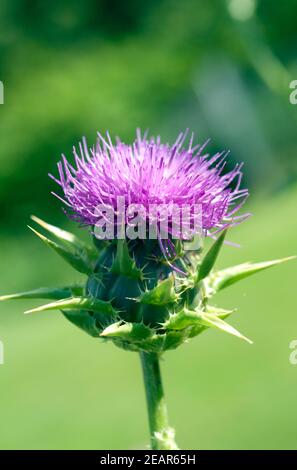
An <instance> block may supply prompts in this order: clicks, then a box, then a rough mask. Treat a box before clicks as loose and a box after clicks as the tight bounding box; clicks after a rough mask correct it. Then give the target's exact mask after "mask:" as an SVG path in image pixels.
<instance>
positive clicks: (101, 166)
mask: <svg viewBox="0 0 297 470" xmlns="http://www.w3.org/2000/svg"><path fill="white" fill-rule="evenodd" d="M186 136H187V132H185V133H181V134H180V135H179V136H178V138H177V140H176V141H175V143H174V144H173V145H169V144H162V143H161V140H160V137H157V139H154V138H147V135H146V134H145V135H144V136H141V133H140V131H137V137H136V140H135V142H134V143H133V144H132V145H126V144H124V143H123V142H121V141H120V140H119V139H116V143H115V144H113V143H112V141H111V138H110V136H109V134H108V133H107V139H106V140H105V139H104V138H103V137H102V136H101V135H100V134H98V141H97V144H96V146H94V147H93V148H91V149H88V147H87V143H86V140H85V139H83V141H82V143H80V144H79V152H77V150H76V149H75V148H74V149H73V154H74V159H75V167H74V166H72V165H71V164H70V163H69V162H68V161H67V159H66V157H65V156H64V155H63V156H62V160H61V161H60V162H59V163H58V171H59V178H58V179H56V178H54V177H53V176H52V175H50V176H51V177H52V178H53V179H54V180H55V181H56V182H57V183H58V184H59V185H60V186H61V187H62V190H63V192H64V198H61V197H60V196H58V195H56V194H55V196H57V197H58V198H60V199H61V200H62V201H63V202H64V203H65V204H66V205H67V206H68V207H69V209H70V210H69V215H70V217H72V218H74V219H75V220H77V221H79V222H80V223H82V224H83V225H89V226H93V225H95V224H96V221H97V220H98V214H96V211H95V208H96V207H97V206H98V205H99V204H100V205H101V204H104V205H108V206H111V207H113V208H114V211H116V207H117V198H118V197H123V196H124V197H125V203H126V204H127V205H130V204H141V205H142V206H144V208H145V209H146V210H147V211H148V210H149V206H150V205H151V204H166V205H167V206H170V205H172V204H174V205H176V206H178V207H180V208H181V207H182V206H183V205H189V206H190V207H193V206H194V205H199V206H200V207H201V210H202V228H203V230H204V234H205V235H210V234H214V233H217V232H218V231H221V230H222V229H224V228H225V227H227V226H233V225H236V224H238V223H240V222H241V221H242V220H243V219H245V218H246V217H247V216H248V214H244V215H240V216H237V215H235V214H236V213H237V211H238V210H239V209H240V208H241V206H242V205H243V203H244V202H245V200H246V198H247V197H248V190H247V189H241V188H240V185H241V180H242V171H241V168H242V164H237V165H236V166H235V168H234V169H233V170H232V171H230V172H227V173H223V170H224V167H225V164H226V157H227V155H228V152H220V153H216V154H215V155H213V156H210V155H209V154H204V149H205V147H206V145H207V143H208V142H206V143H204V144H203V145H195V146H193V135H192V137H191V139H190V142H189V145H188V147H187V148H183V144H184V142H185V139H186ZM147 213H148V212H147ZM127 222H128V221H127V220H126V223H127Z"/></svg>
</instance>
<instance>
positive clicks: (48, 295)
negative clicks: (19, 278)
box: [0, 286, 84, 301]
mask: <svg viewBox="0 0 297 470" xmlns="http://www.w3.org/2000/svg"><path fill="white" fill-rule="evenodd" d="M83 290H84V289H83V287H80V286H71V287H60V288H59V287H40V288H39V289H34V290H29V291H27V292H19V293H17V294H9V295H2V296H0V301H1V300H15V299H53V300H59V299H65V298H67V297H69V296H71V295H74V294H75V295H81V294H82V293H83Z"/></svg>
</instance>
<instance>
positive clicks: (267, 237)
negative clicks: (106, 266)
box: [0, 0, 297, 449]
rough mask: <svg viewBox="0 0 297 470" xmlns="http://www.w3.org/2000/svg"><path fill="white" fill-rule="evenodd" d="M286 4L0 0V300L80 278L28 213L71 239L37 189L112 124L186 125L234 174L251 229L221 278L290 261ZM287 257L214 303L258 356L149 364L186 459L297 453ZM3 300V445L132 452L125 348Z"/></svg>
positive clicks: (292, 159)
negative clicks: (232, 269) (212, 453)
mask: <svg viewBox="0 0 297 470" xmlns="http://www.w3.org/2000/svg"><path fill="white" fill-rule="evenodd" d="M296 13H297V5H296V0H286V2H285V3H283V4H280V3H279V2H278V1H277V0H262V1H258V2H256V1H255V0H228V1H227V0H212V1H208V2H206V1H202V0H183V1H182V2H181V1H179V0H158V1H157V0H151V1H149V0H142V1H137V0H130V1H127V2H123V1H120V0H85V1H84V2H81V1H79V0H72V1H70V0H60V1H59V2H58V1H49V0H43V1H42V0H2V1H1V4H0V30H1V35H0V80H2V81H3V83H4V88H5V102H4V104H3V105H1V106H0V213H1V234H0V261H1V284H0V288H1V292H0V294H2V293H9V292H13V291H20V290H25V289H27V288H28V289H30V288H33V287H37V286H44V285H47V284H49V285H60V284H63V283H64V282H66V283H72V282H76V281H79V280H80V278H79V276H77V275H76V274H74V273H73V271H72V270H71V269H70V268H69V269H65V264H64V263H63V262H62V261H61V260H60V259H59V258H58V257H57V256H56V255H55V254H53V253H51V252H49V251H48V250H47V248H46V247H45V246H43V245H42V244H41V243H40V241H39V240H37V239H35V238H34V236H33V235H32V234H31V233H29V231H28V230H27V228H26V224H27V223H28V222H29V216H30V214H31V213H34V214H36V215H37V216H40V217H42V218H44V219H46V220H47V221H49V222H53V223H56V224H61V225H62V226H64V227H65V228H71V229H72V230H76V227H74V224H73V223H71V222H69V221H68V220H66V219H65V217H64V215H63V213H62V211H61V207H60V204H59V202H58V201H57V200H56V199H55V198H54V197H53V196H51V195H50V192H51V191H52V190H53V189H54V183H53V182H52V181H51V180H50V179H49V178H48V177H47V173H48V172H55V171H56V170H55V168H56V161H57V160H58V159H59V156H60V154H61V153H62V152H64V153H65V154H66V155H68V156H69V155H70V154H71V151H72V145H73V144H75V143H77V142H78V141H79V139H80V138H81V136H82V135H85V136H87V138H88V139H89V141H90V143H92V142H93V141H94V140H95V137H96V131H97V130H98V129H100V130H101V131H103V132H104V131H105V130H107V129H108V130H109V131H110V132H111V134H112V135H120V136H121V137H122V138H123V139H124V140H127V141H128V140H131V139H132V138H133V137H134V134H135V128H136V127H137V126H138V127H141V128H143V129H146V128H149V129H150V131H151V133H152V134H156V133H159V134H161V135H162V138H163V139H164V140H169V141H172V140H173V139H174V137H175V136H176V134H177V133H178V132H179V131H180V130H184V129H185V128H187V127H189V128H190V129H192V130H193V131H194V132H195V133H196V138H197V139H198V140H199V141H204V140H206V139H207V138H208V137H211V139H212V141H211V143H210V145H209V150H218V149H222V148H225V149H230V150H231V155H230V165H232V163H234V162H235V161H244V162H245V184H246V185H248V186H249V187H250V190H251V197H250V201H249V210H251V212H252V213H253V217H252V218H251V219H250V220H249V221H248V222H246V223H245V224H243V225H242V226H240V227H238V228H236V229H234V230H233V232H232V234H230V235H229V238H230V239H231V240H232V241H234V242H239V243H240V244H241V248H240V249H236V248H232V247H229V246H226V248H225V250H224V254H223V256H222V258H221V259H220V261H219V266H226V265H228V264H230V265H231V264H233V263H239V262H242V261H246V260H250V261H260V260H266V259H273V258H278V257H282V256H288V255H292V254H297V242H296V228H297V224H296V198H297V185H296V178H297V160H296V155H297V139H296V129H297V105H296V106H294V105H292V104H290V102H289V95H290V92H291V91H292V90H290V88H289V85H290V82H291V80H293V79H297V54H296V42H297V27H296ZM296 274H297V268H296V263H294V262H291V263H288V264H287V265H283V266H281V267H278V268H276V269H275V270H271V271H270V272H267V273H263V274H259V275H258V277H255V278H251V279H250V280H246V281H245V283H242V284H240V285H238V287H237V286H234V287H233V288H232V290H231V289H230V290H228V292H227V294H225V293H222V294H221V295H220V297H218V299H217V302H218V303H219V304H220V305H222V306H224V307H226V308H229V307H239V311H238V313H236V314H235V315H234V316H233V318H232V319H231V323H232V324H234V325H235V326H237V327H238V328H239V329H240V331H242V332H243V333H244V334H246V335H247V336H249V337H251V338H252V339H253V340H254V345H253V346H249V345H248V344H245V343H242V342H240V341H239V340H237V339H236V338H233V337H228V336H227V335H224V334H220V333H219V332H214V331H211V332H210V331H209V332H207V333H204V334H203V335H201V337H199V338H196V339H195V340H193V341H192V342H190V343H189V344H187V345H185V346H183V347H182V348H180V349H178V350H177V351H173V352H168V353H167V354H166V355H165V357H164V361H163V363H162V367H163V375H164V385H165V389H166V393H167V399H168V405H169V411H170V417H171V423H172V425H174V426H176V428H177V440H178V442H179V444H180V446H181V447H182V448H186V449H226V448H227V449H261V448H264V449H266V448H267V449H278V448H281V449H287V448H293V449H296V448H297V430H296V422H297V398H296V396H297V395H296V391H297V366H293V365H292V364H290V362H289V354H290V352H291V351H290V348H289V344H290V342H291V341H292V340H294V339H297V309H296V277H297V276H296ZM35 304H36V302H35V303H33V302H30V301H27V302H24V301H19V302H15V303H13V302H8V303H5V304H1V305H0V340H1V341H2V342H3V343H4V347H5V364H4V365H0V394H1V395H0V448H1V449H83V448H86V449H117V448H120V449H124V448H143V447H145V446H146V445H147V443H148V429H147V421H146V409H145V399H144V390H143V385H142V377H141V370H140V365H139V360H138V357H137V355H136V354H133V353H128V352H123V351H121V350H118V349H116V348H115V347H114V346H112V345H109V344H108V345H107V344H102V343H101V342H100V341H98V340H94V339H90V338H89V337H88V336H87V335H85V334H83V333H82V332H80V331H79V330H77V329H76V328H75V327H73V326H72V325H71V324H69V323H67V322H66V320H65V319H64V318H62V316H61V315H60V314H59V312H48V313H42V314H38V315H37V314H36V315H32V316H24V315H23V314H22V312H23V311H24V310H25V309H27V308H29V307H30V306H31V305H35Z"/></svg>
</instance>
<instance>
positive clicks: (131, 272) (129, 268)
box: [111, 240, 143, 279]
mask: <svg viewBox="0 0 297 470" xmlns="http://www.w3.org/2000/svg"><path fill="white" fill-rule="evenodd" d="M111 272H112V273H113V274H119V275H122V276H127V277H131V278H133V279H142V277H143V276H142V271H141V269H139V268H137V266H136V263H135V261H134V259H133V258H131V256H130V254H129V248H128V244H127V241H126V240H118V241H117V251H116V256H115V259H114V262H113V264H112V266H111Z"/></svg>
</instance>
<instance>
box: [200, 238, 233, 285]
mask: <svg viewBox="0 0 297 470" xmlns="http://www.w3.org/2000/svg"><path fill="white" fill-rule="evenodd" d="M226 233H227V229H225V230H223V232H222V233H221V234H220V236H219V237H218V239H217V240H216V241H215V242H214V243H213V245H212V246H211V248H210V250H209V251H208V252H207V254H206V255H205V257H204V258H203V260H202V263H201V265H200V268H199V272H198V279H197V282H199V281H201V280H202V279H204V278H205V277H206V276H208V275H209V273H210V271H211V270H212V268H213V266H214V264H215V262H216V259H217V257H218V255H219V252H220V250H221V248H222V245H223V243H224V240H225V237H226Z"/></svg>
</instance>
